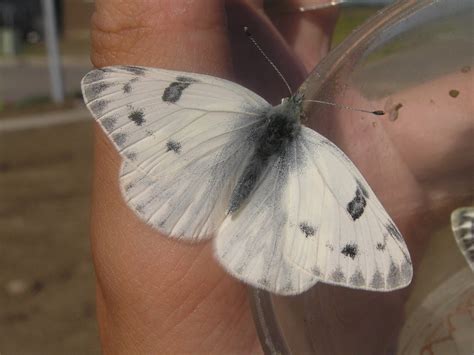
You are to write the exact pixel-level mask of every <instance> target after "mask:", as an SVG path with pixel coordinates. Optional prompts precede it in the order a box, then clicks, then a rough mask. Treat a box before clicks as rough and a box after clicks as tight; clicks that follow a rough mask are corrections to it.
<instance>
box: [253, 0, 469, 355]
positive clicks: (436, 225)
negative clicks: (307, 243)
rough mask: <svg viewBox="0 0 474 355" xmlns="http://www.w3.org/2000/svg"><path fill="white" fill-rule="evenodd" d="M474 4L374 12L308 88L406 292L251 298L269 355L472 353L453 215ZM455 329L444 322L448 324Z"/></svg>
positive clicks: (321, 291)
mask: <svg viewBox="0 0 474 355" xmlns="http://www.w3.org/2000/svg"><path fill="white" fill-rule="evenodd" d="M473 11H474V2H473V1H468V0H465V1H461V0H438V1H434V0H431V1H428V0H421V1H420V0H418V1H414V0H406V1H400V2H397V3H395V4H393V5H391V6H389V7H386V8H384V9H383V10H381V11H380V12H379V13H378V14H377V15H376V16H374V17H372V18H371V19H370V20H369V21H367V22H366V23H365V24H364V25H363V26H362V27H361V28H359V29H358V30H357V31H356V32H354V33H353V34H352V35H351V36H350V37H349V38H348V39H347V40H345V41H344V42H343V43H342V44H341V45H339V46H338V47H337V48H335V49H334V50H333V51H331V53H330V54H329V55H328V56H327V57H326V58H325V59H324V60H323V61H322V62H321V63H320V64H319V65H318V67H317V68H316V69H315V70H314V71H313V72H312V74H311V75H310V76H309V78H308V79H307V81H306V82H305V84H304V85H303V87H304V91H305V96H306V98H312V99H316V100H324V101H330V102H335V103H338V104H341V105H349V106H353V107H362V108H367V109H369V110H377V109H383V110H385V111H386V112H387V114H386V115H385V116H381V117H375V116H374V117H372V116H370V115H365V114H363V113H359V112H353V111H346V110H340V109H337V108H334V107H331V106H326V105H318V104H311V103H308V106H307V107H306V112H307V113H308V114H307V116H308V122H309V126H310V127H312V128H314V129H315V130H317V131H318V132H320V133H321V134H323V135H325V136H326V137H328V138H329V139H330V140H332V141H333V142H334V143H336V144H337V145H338V146H339V147H340V148H341V149H342V150H344V151H345V152H346V154H347V155H348V156H349V157H350V158H351V159H352V160H353V161H354V163H355V164H356V165H357V166H358V168H359V169H360V170H361V172H362V173H363V175H364V176H365V177H366V179H367V180H368V182H369V184H370V185H371V187H372V188H373V190H374V191H375V193H376V194H377V196H378V197H379V199H380V200H381V202H382V204H383V205H384V206H385V208H386V209H387V211H388V212H389V214H390V215H391V217H392V218H393V219H394V220H395V222H396V224H397V225H398V227H399V228H400V229H401V231H402V234H403V235H404V237H405V240H406V242H407V244H408V247H409V249H410V253H411V256H412V259H413V262H414V279H413V281H412V284H411V285H410V286H409V287H407V288H405V289H403V290H399V291H394V292H386V293H384V292H368V291H360V290H352V289H347V288H342V287H336V286H331V285H325V284H322V283H319V284H316V285H315V287H313V288H312V289H310V290H309V291H307V292H305V293H304V294H301V295H299V296H294V297H281V296H275V295H272V294H269V293H266V292H263V291H260V290H252V291H251V294H252V295H251V299H252V307H253V311H254V317H255V320H256V323H257V328H258V333H259V336H260V339H261V343H262V346H263V348H264V350H265V352H266V353H269V354H323V355H339V354H344V355H347V354H364V355H369V354H377V355H380V354H436V355H438V354H443V355H450V354H466V353H469V354H472V349H473V338H474V335H473V334H474V323H473V319H472V314H473V312H474V309H473V304H474V276H473V274H472V273H471V271H470V269H469V268H468V266H467V264H466V262H465V260H464V259H463V256H462V255H461V253H460V251H459V250H458V249H457V245H456V243H455V241H454V238H453V235H452V231H451V228H450V225H449V223H450V218H449V217H450V213H451V211H453V210H454V209H455V208H457V207H461V206H464V205H472V204H473V195H474V192H473V188H472V186H473V181H474V180H473V177H474V139H473V137H474V115H473V113H474V108H473V103H472V100H473V98H474V95H473V93H474V89H473V85H474V84H473V82H474V81H473V50H474V49H473V48H474V44H473V39H474V33H473V25H472V21H473ZM450 322H451V323H450Z"/></svg>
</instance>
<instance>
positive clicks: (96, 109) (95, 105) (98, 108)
mask: <svg viewBox="0 0 474 355" xmlns="http://www.w3.org/2000/svg"><path fill="white" fill-rule="evenodd" d="M108 105H109V102H108V101H107V100H95V101H92V102H91V103H90V104H89V108H90V109H91V111H92V113H94V115H96V116H100V115H102V113H103V112H104V110H105V109H106V108H107V106H108Z"/></svg>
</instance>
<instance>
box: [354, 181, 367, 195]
mask: <svg viewBox="0 0 474 355" xmlns="http://www.w3.org/2000/svg"><path fill="white" fill-rule="evenodd" d="M356 183H357V186H358V187H359V189H360V191H361V192H362V195H363V196H364V197H365V198H369V192H368V191H367V189H366V188H365V186H364V184H363V183H362V182H361V181H360V180H356Z"/></svg>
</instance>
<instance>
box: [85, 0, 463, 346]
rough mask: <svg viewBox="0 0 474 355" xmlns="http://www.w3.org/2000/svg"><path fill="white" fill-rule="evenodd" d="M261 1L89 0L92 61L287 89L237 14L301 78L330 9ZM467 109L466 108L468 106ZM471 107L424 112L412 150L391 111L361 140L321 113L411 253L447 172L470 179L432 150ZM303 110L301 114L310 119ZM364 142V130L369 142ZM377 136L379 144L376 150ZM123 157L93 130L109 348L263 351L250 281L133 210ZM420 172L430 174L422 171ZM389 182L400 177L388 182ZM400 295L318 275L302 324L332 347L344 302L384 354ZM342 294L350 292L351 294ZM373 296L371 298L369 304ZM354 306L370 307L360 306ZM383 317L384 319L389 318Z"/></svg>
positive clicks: (322, 46) (415, 104) (408, 130)
mask: <svg viewBox="0 0 474 355" xmlns="http://www.w3.org/2000/svg"><path fill="white" fill-rule="evenodd" d="M262 3H263V1H228V2H227V3H224V1H221V0H198V1H197V0H195V1H193V0H188V1H184V0H183V1H175V0H134V1H125V0H113V1H112V0H96V11H95V13H94V15H93V18H92V23H91V29H92V32H91V33H92V52H91V58H92V62H93V64H94V66H96V67H103V66H107V65H118V64H122V65H124V64H130V65H143V66H151V67H160V68H166V69H174V70H181V71H190V72H197V73H206V74H211V75H214V76H218V77H222V78H226V79H231V80H234V81H237V82H239V83H241V84H243V85H245V86H247V87H248V88H250V89H252V90H254V91H255V92H257V93H258V94H260V95H262V96H263V97H265V98H266V99H267V100H269V101H270V102H272V103H276V102H279V101H280V98H281V97H284V96H287V92H285V90H286V89H285V87H284V86H283V85H282V83H281V80H280V79H279V78H278V77H277V76H276V75H275V74H274V72H272V69H271V68H270V67H269V65H268V63H266V62H265V61H264V60H262V58H261V56H260V54H258V53H257V52H256V50H255V48H254V47H253V46H252V45H251V44H249V42H248V40H247V39H246V38H245V36H242V35H241V28H242V26H243V25H247V26H249V27H250V28H251V29H252V32H253V33H254V34H255V36H256V37H257V38H258V39H259V42H261V43H263V44H265V45H264V47H265V50H266V51H267V54H268V55H269V56H270V57H271V58H273V59H275V64H277V66H278V67H279V68H280V69H281V71H282V72H283V73H284V74H285V77H287V80H288V81H289V83H290V85H291V86H292V87H297V86H298V85H299V84H300V83H301V82H302V80H303V79H304V78H305V77H306V75H307V72H308V71H309V70H310V69H311V68H312V67H313V66H314V65H315V64H316V63H317V62H318V61H319V59H320V58H321V56H323V55H324V54H325V53H326V52H327V50H328V44H329V42H330V34H331V32H332V29H333V26H334V23H335V20H336V18H337V10H335V9H331V10H325V11H322V12H317V13H307V14H304V15H294V14H293V15H286V16H284V15H276V14H273V15H271V16H268V15H267V14H265V13H264V12H263V10H262ZM226 6H227V14H228V15H227V16H226ZM272 21H274V22H272ZM280 31H281V32H280ZM305 43H306V44H308V45H307V46H305V45H304V44H305ZM256 73H258V75H256ZM261 78H265V80H262V79H261ZM456 83H457V87H458V88H459V87H460V86H459V85H458V82H456ZM443 85H444V84H443ZM466 85H468V84H466ZM426 90H427V89H426ZM462 90H463V89H462V88H461V92H462ZM419 93H420V91H419V89H418V90H417V91H416V92H415V93H413V94H414V95H411V96H410V95H407V96H406V97H407V99H406V100H412V106H410V103H409V102H408V103H406V105H405V107H406V110H405V113H406V114H407V115H410V114H412V115H416V113H417V110H420V107H419V106H420V105H419V100H417V97H416V95H419ZM408 98H409V99H408ZM358 106H360V105H358ZM382 107H383V105H382ZM467 109H468V110H470V111H469V112H471V113H472V107H467ZM410 110H413V111H411V112H410ZM463 110H464V111H463ZM465 110H466V107H463V108H460V107H459V105H457V106H454V105H453V106H452V107H450V108H449V112H450V114H452V115H453V116H454V117H458V116H459V117H460V118H459V120H458V121H459V122H458V121H456V122H457V123H456V124H452V123H449V124H448V123H447V122H446V120H442V119H441V118H443V117H445V116H443V115H445V114H446V112H439V111H438V110H434V109H433V112H432V115H431V116H430V119H431V120H432V122H439V125H438V128H435V127H434V126H431V125H427V126H425V127H427V129H433V132H430V133H431V135H429V136H425V135H424V136H423V139H427V140H429V141H428V142H425V143H423V144H425V145H426V146H429V147H432V148H433V150H434V152H435V155H434V156H433V155H432V154H431V153H430V152H424V151H422V152H418V153H417V154H413V147H412V149H410V147H408V146H405V147H402V148H403V149H401V150H400V149H398V148H397V147H395V146H394V144H393V143H392V142H394V141H397V140H399V139H401V137H402V136H403V139H408V141H410V139H412V140H413V145H416V144H417V142H418V141H419V140H420V139H421V138H420V137H417V135H420V134H421V133H420V130H419V126H418V127H417V126H416V123H415V122H413V123H408V127H403V126H400V125H398V126H395V125H392V126H387V125H388V124H389V123H391V122H388V121H384V122H383V123H381V124H380V125H378V126H377V127H378V128H377V129H376V130H374V131H373V132H372V133H370V134H369V135H367V136H365V137H364V141H362V140H360V138H357V137H360V135H358V134H357V132H359V131H360V130H364V129H366V127H365V126H364V125H363V124H361V123H360V122H359V121H360V120H358V121H357V122H355V123H351V122H352V121H351V119H346V121H344V122H349V124H347V125H345V126H341V125H340V124H339V125H335V124H334V123H329V124H326V125H325V124H320V125H319V126H320V128H321V129H322V130H323V131H324V130H327V131H328V132H329V131H331V132H334V130H336V133H337V134H333V137H331V138H337V139H336V142H337V143H338V144H340V145H341V147H342V148H343V149H344V150H345V151H346V152H348V154H349V155H350V157H351V158H353V159H354V160H355V162H356V163H357V165H358V166H359V163H360V164H361V166H360V168H361V170H362V172H363V173H364V174H365V173H367V172H368V173H369V176H368V177H367V179H368V180H369V181H370V182H371V184H372V183H373V184H374V186H373V187H374V189H375V190H376V191H377V193H379V192H380V193H381V195H382V196H383V199H382V200H383V201H384V202H385V201H392V203H389V205H388V206H387V209H388V210H389V212H392V213H394V214H395V215H396V221H397V225H398V226H399V227H400V229H401V230H402V232H403V234H404V235H409V236H410V238H409V240H408V244H409V247H410V252H411V254H412V258H413V260H414V262H415V264H416V262H417V260H418V259H419V257H420V256H421V254H422V250H423V247H424V243H425V241H426V240H427V238H428V235H429V231H430V230H431V228H432V226H433V223H432V222H433V221H437V220H438V218H439V216H445V215H446V213H447V212H446V211H448V210H449V208H451V207H452V206H451V205H452V202H449V203H445V202H443V201H444V200H443V198H439V196H443V194H444V195H447V194H448V193H449V191H450V190H449V186H452V183H453V181H456V188H457V189H458V190H459V191H464V190H463V189H466V186H469V185H468V180H467V179H466V181H464V180H462V179H461V180H459V179H456V180H455V177H456V176H458V173H459V171H462V166H461V165H462V164H466V163H465V162H464V163H460V162H453V161H452V160H446V161H444V164H445V165H442V166H443V169H441V168H440V167H439V158H440V156H441V157H443V156H445V155H446V154H447V153H449V154H451V155H453V154H454V155H455V154H456V152H464V151H465V149H466V148H467V147H468V144H469V141H468V140H467V139H466V138H464V140H462V141H459V139H458V138H459V137H461V133H465V132H466V127H467V125H468V122H469V121H468V120H467V119H466V118H465V115H464V112H465ZM460 112H461V113H462V114H461V113H460ZM457 113H459V114H458V116H456V114H457ZM414 117H416V116H414ZM470 117H472V116H470ZM424 119H428V116H425V117H424ZM367 121H368V120H366V121H365V122H366V124H367ZM311 122H312V120H309V123H310V126H313V125H314V124H313V123H311ZM334 122H335V121H334ZM419 124H422V123H419ZM410 125H413V127H412V126H410ZM384 126H386V127H384ZM444 126H446V127H444ZM453 127H455V128H453ZM439 129H441V130H443V129H445V132H446V133H447V134H446V135H439V134H438V133H437V132H439V131H437V130H439ZM323 133H324V132H323ZM471 136H472V135H471ZM407 137H408V138H407ZM372 139H373V140H372ZM453 139H458V141H459V144H458V145H456V146H455V147H454V146H452V144H451V143H452V142H453ZM367 141H369V142H372V146H370V145H369V144H368V143H367ZM373 144H375V145H379V146H381V147H383V149H374V148H373ZM367 151H371V152H373V153H374V154H382V155H381V156H377V157H376V159H375V161H380V160H377V159H384V160H385V161H387V159H390V160H389V161H391V168H390V169H389V171H386V172H383V170H384V169H379V167H380V165H379V166H378V167H377V169H371V166H368V165H367V164H368V163H367V162H365V163H364V161H363V159H361V157H362V156H363V154H365V153H367ZM395 151H396V152H395ZM379 152H381V153H379ZM443 154H444V155H443ZM120 161H121V160H120V157H119V155H118V153H117V152H116V151H115V149H114V148H113V146H112V145H111V144H110V143H109V141H108V139H107V138H106V137H105V135H104V134H103V133H102V131H101V130H100V129H98V128H97V129H96V139H95V166H94V169H95V173H94V184H93V203H92V253H93V258H94V264H95V269H96V275H97V310H98V322H99V328H100V337H101V342H102V348H103V352H104V353H105V354H152V353H160V354H185V353H193V354H260V353H262V350H261V347H260V344H259V341H258V338H257V333H256V330H255V326H254V323H253V319H252V315H251V312H250V308H249V301H248V298H247V297H248V296H247V292H248V291H247V287H246V286H245V285H243V284H242V283H240V282H239V281H237V280H235V279H233V278H232V277H230V276H228V275H227V274H226V273H225V272H224V271H223V270H222V268H221V267H219V266H218V265H217V262H216V261H215V260H214V258H213V255H212V246H211V244H210V243H201V244H196V245H190V244H186V243H181V242H177V241H175V240H172V239H168V238H167V237H166V236H163V235H160V234H159V233H158V232H157V231H155V230H152V229H151V228H149V227H147V226H146V225H145V224H144V223H142V222H141V221H140V220H138V219H137V217H136V216H135V215H134V214H133V212H132V211H131V210H130V209H129V208H128V207H127V206H126V204H125V203H124V201H123V200H122V197H121V194H120V190H119V186H118V179H117V176H118V171H119V167H120ZM371 161H373V160H371ZM470 166H472V165H470ZM446 171H447V172H448V173H446ZM441 172H443V178H441V179H433V178H431V179H430V177H433V176H441V175H439V174H441ZM437 174H438V175H437ZM420 177H424V179H422V180H420ZM420 181H421V182H420ZM450 184H451V185H450ZM384 186H386V187H384ZM394 186H396V187H397V188H396V190H395V192H394ZM460 200H462V198H460ZM458 202H459V201H458ZM400 206H409V208H408V210H409V211H412V212H413V213H409V214H408V213H405V214H404V213H402V212H400V211H402V210H403V209H400ZM427 207H428V208H427ZM405 210H407V209H405ZM420 217H421V218H422V219H421V223H420ZM443 218H444V217H443ZM427 226H429V228H428V227H427ZM407 294H408V290H403V291H398V292H393V293H390V294H378V293H367V292H358V291H353V290H346V289H343V288H337V287H332V286H325V285H322V286H321V287H317V288H316V291H315V292H313V293H312V294H311V295H310V296H309V297H310V298H308V300H311V297H316V298H314V299H313V303H312V307H315V309H314V312H313V313H312V314H311V315H310V317H309V319H310V322H311V319H316V320H317V321H315V323H314V324H313V325H314V329H312V330H311V332H312V339H313V340H314V344H315V345H314V346H315V348H316V349H318V350H320V351H322V352H321V353H328V352H324V351H326V350H327V349H330V347H331V346H332V345H331V341H330V340H334V339H336V337H337V336H338V334H339V335H340V333H341V332H343V331H344V332H347V329H346V328H345V327H347V323H344V322H341V320H340V318H336V320H334V318H335V317H334V312H333V311H334V307H337V309H338V314H344V317H346V318H347V319H349V320H350V321H351V322H354V327H353V328H351V329H352V330H354V331H355V334H361V336H363V335H364V334H370V332H371V331H372V332H373V329H374V327H376V328H378V329H380V332H378V334H377V341H376V342H370V341H366V342H363V344H360V345H356V346H360V348H357V349H356V350H358V351H359V350H360V351H359V352H357V351H356V353H364V354H371V353H374V354H380V353H383V352H384V351H386V350H387V348H389V347H390V346H392V345H393V344H392V343H393V339H395V337H394V334H396V333H397V329H398V328H399V325H400V322H401V319H402V317H401V314H402V309H403V304H404V302H405V300H406V296H407ZM347 297H350V299H353V302H347V299H348V298H347ZM375 302H376V303H377V307H374V305H375ZM335 304H337V306H335ZM331 309H332V310H333V311H331ZM370 310H372V311H370ZM361 312H362V313H364V314H367V316H366V317H360V314H361ZM361 318H362V320H361ZM355 320H358V322H356V321H355ZM328 322H331V324H332V327H331V329H332V330H331V331H330V332H329V334H328V333H327V332H328V329H327V328H324V329H318V327H322V326H323V325H324V324H329V323H328ZM381 322H382V323H381ZM351 324H352V323H351ZM378 324H383V328H380V326H378ZM332 338H334V339H332ZM359 339H360V338H359ZM322 340H324V341H322ZM338 343H342V342H338ZM318 344H320V345H318ZM325 344H326V345H325ZM325 346H327V348H325ZM346 346H347V348H346ZM330 350H331V351H334V352H332V353H333V354H344V353H347V351H349V350H350V351H352V352H354V342H352V344H350V345H349V344H348V345H345V344H338V345H337V349H330ZM345 351H346V352H345Z"/></svg>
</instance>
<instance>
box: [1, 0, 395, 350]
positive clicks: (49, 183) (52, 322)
mask: <svg viewBox="0 0 474 355" xmlns="http://www.w3.org/2000/svg"><path fill="white" fill-rule="evenodd" d="M274 2H275V1H268V3H269V4H270V3H274ZM341 2H344V1H341ZM389 2H390V1H375V0H372V1H364V2H361V1H353V2H352V3H353V4H352V6H350V7H343V8H342V9H341V16H340V18H339V22H338V25H337V28H336V33H335V37H334V41H335V43H338V42H340V41H341V40H342V39H343V38H344V37H345V36H346V35H347V34H349V33H350V32H351V31H352V30H353V29H354V28H355V27H357V26H358V25H359V24H361V23H362V22H363V21H364V20H365V19H367V18H368V17H369V16H371V15H372V14H374V13H375V12H376V11H378V10H379V9H380V8H381V7H382V6H383V5H384V4H386V3H389ZM354 3H355V4H354ZM47 5H51V6H50V7H48V6H47ZM93 6H94V5H93V1H92V0H89V1H86V0H43V1H41V0H0V260H1V264H0V265H1V268H0V353H1V354H2V355H7V354H8V355H9V354H52V355H54V354H65V353H67V354H99V353H100V349H99V340H98V331H97V325H96V320H95V301H94V298H95V295H94V273H93V267H92V262H91V257H90V253H89V201H90V178H91V165H92V118H91V117H90V115H89V114H88V112H87V111H86V109H85V107H84V105H83V103H82V98H81V96H80V80H81V78H82V76H83V75H84V74H85V73H86V72H87V71H88V70H89V69H90V68H91V64H90V61H89V33H88V27H89V20H90V16H91V14H92V11H93ZM56 45H57V46H56ZM56 47H57V48H56ZM56 49H57V50H56ZM56 54H58V56H56Z"/></svg>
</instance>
